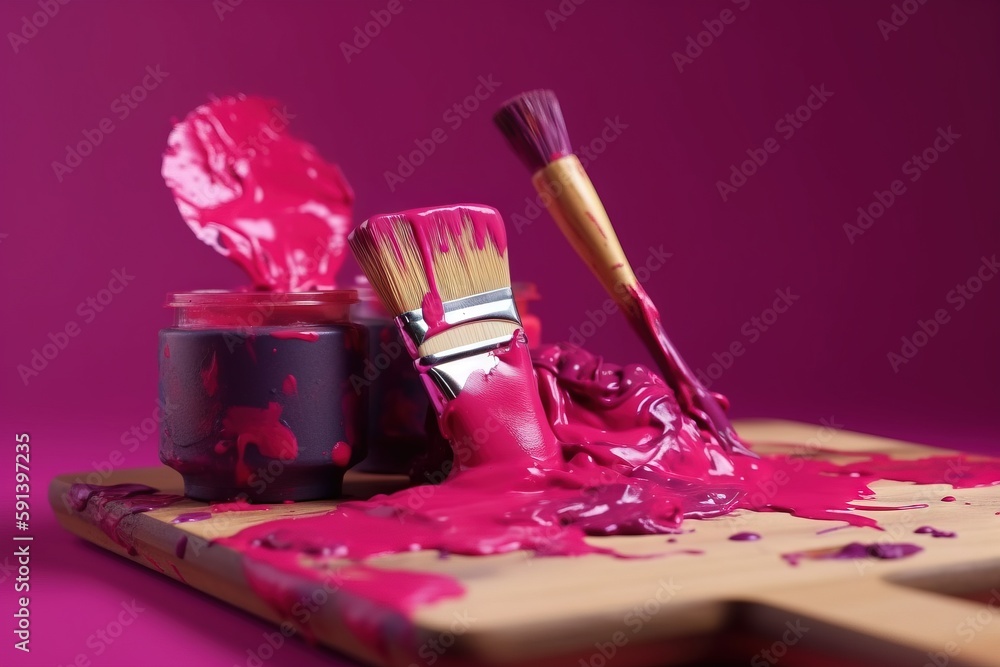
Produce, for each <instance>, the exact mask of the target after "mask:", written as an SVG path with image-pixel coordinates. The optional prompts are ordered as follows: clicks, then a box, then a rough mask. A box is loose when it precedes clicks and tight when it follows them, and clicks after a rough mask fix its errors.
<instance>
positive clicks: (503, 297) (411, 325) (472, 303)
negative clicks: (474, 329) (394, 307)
mask: <svg viewBox="0 0 1000 667" xmlns="http://www.w3.org/2000/svg"><path fill="white" fill-rule="evenodd" d="M441 307H442V309H443V311H444V317H443V318H442V321H441V322H440V323H436V324H435V325H434V330H433V332H432V331H431V325H430V324H429V323H428V322H427V320H425V319H424V311H423V308H417V309H415V310H410V311H407V312H405V313H402V314H401V315H399V316H398V317H396V325H397V326H398V327H399V330H400V331H402V332H403V337H404V338H405V339H406V344H407V348H409V350H410V353H411V354H412V355H414V356H416V353H417V348H419V347H420V346H421V345H423V344H424V343H425V342H426V341H427V339H428V338H430V336H432V335H434V334H439V333H441V332H443V331H447V330H448V329H451V328H452V327H456V326H458V325H459V324H469V323H471V322H488V321H500V322H513V323H514V324H517V325H518V326H520V325H521V318H520V316H518V314H517V306H516V305H515V304H514V293H513V292H512V291H511V289H510V288H509V287H503V288H501V289H497V290H492V291H489V292H483V293H481V294H473V295H471V296H466V297H462V298H461V299H454V300H452V301H445V302H443V303H442V304H441Z"/></svg>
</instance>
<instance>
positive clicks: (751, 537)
mask: <svg viewBox="0 0 1000 667" xmlns="http://www.w3.org/2000/svg"><path fill="white" fill-rule="evenodd" d="M729 539H731V540H732V541H734V542H756V541H757V540H759V539H760V535H759V534H758V533H735V534H733V535H730V536H729Z"/></svg>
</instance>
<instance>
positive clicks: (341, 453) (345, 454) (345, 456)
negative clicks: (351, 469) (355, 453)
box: [330, 441, 351, 468]
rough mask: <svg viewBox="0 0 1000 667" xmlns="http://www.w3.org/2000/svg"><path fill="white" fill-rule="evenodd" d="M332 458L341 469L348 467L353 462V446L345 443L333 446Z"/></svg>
mask: <svg viewBox="0 0 1000 667" xmlns="http://www.w3.org/2000/svg"><path fill="white" fill-rule="evenodd" d="M330 456H331V458H332V459H333V463H334V465H338V466H340V467H341V468H343V467H346V466H347V464H348V463H350V461H351V446H350V445H349V444H347V443H346V442H343V441H341V442H338V443H337V444H336V445H334V446H333V451H332V452H330Z"/></svg>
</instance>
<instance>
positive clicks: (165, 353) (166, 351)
mask: <svg viewBox="0 0 1000 667" xmlns="http://www.w3.org/2000/svg"><path fill="white" fill-rule="evenodd" d="M163 356H164V357H166V358H167V359H169V358H170V346H169V345H164V346H163Z"/></svg>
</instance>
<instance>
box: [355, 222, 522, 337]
mask: <svg viewBox="0 0 1000 667" xmlns="http://www.w3.org/2000/svg"><path fill="white" fill-rule="evenodd" d="M402 229H408V230H409V233H408V234H407V235H412V238H413V240H414V242H415V244H416V246H417V248H418V249H419V251H420V257H421V262H422V264H423V272H424V274H425V275H426V276H427V282H428V286H429V289H428V292H427V294H426V295H425V296H424V298H423V301H422V303H421V309H422V310H423V311H424V312H423V315H424V318H425V320H426V322H427V324H428V326H429V329H428V336H433V335H436V334H439V333H441V332H442V331H445V330H447V329H448V328H449V326H448V325H447V324H446V323H445V322H444V321H443V319H444V310H443V306H442V305H441V303H442V298H441V290H440V289H439V287H438V280H437V275H436V274H435V270H434V259H433V258H434V255H435V254H438V253H446V252H451V251H452V249H455V250H457V252H458V253H459V254H461V255H462V256H464V253H465V248H466V247H467V246H468V247H475V248H477V249H478V250H482V249H484V248H485V247H486V246H487V242H488V243H489V245H490V246H491V247H492V248H494V249H495V250H496V252H497V253H498V254H499V255H504V254H505V253H506V252H507V233H506V231H505V230H504V223H503V218H502V217H501V216H500V213H499V212H498V211H497V210H496V209H495V208H491V207H489V206H482V205H480V204H456V205H454V206H442V207H434V208H418V209H412V210H409V211H403V212H401V213H393V214H389V215H376V216H372V217H370V218H369V219H368V220H366V221H364V222H363V223H361V224H360V225H359V226H358V227H357V228H356V229H355V230H354V231H353V232H351V236H354V235H355V234H357V235H360V236H369V237H372V238H373V239H374V240H375V241H376V244H377V245H378V246H381V247H388V248H391V249H392V251H393V252H394V253H395V256H396V258H397V259H398V260H399V263H400V265H401V266H403V267H404V270H406V268H405V265H406V260H404V257H403V252H402V249H401V247H400V245H399V241H398V240H397V234H398V233H400V230H402ZM469 230H471V232H470V231H469Z"/></svg>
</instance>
